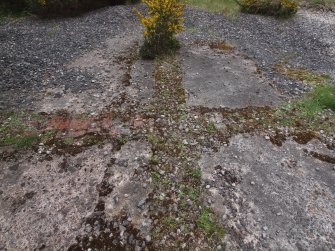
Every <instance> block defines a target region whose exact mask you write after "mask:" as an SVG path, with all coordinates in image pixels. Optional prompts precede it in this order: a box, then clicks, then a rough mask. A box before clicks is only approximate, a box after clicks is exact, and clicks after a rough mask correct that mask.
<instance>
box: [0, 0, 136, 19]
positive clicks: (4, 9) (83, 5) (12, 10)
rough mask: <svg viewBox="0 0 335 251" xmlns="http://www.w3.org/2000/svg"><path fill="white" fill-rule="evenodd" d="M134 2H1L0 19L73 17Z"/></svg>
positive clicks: (130, 0)
mask: <svg viewBox="0 0 335 251" xmlns="http://www.w3.org/2000/svg"><path fill="white" fill-rule="evenodd" d="M134 2H137V0H2V3H0V17H3V18H4V17H11V16H17V15H22V13H34V14H38V15H40V16H44V17H50V16H74V15H78V14H80V13H82V12H84V11H89V10H92V9H96V8H100V7H104V6H107V5H116V4H126V3H134ZM0 20H1V18H0Z"/></svg>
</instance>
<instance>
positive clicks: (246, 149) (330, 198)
mask: <svg viewBox="0 0 335 251" xmlns="http://www.w3.org/2000/svg"><path fill="white" fill-rule="evenodd" d="M304 149H307V150H308V151H317V152H318V153H322V154H325V155H328V156H331V157H333V158H334V156H335V152H334V151H330V150H328V149H326V148H325V146H323V145H322V144H320V143H318V142H317V141H313V142H310V143H308V144H307V145H299V144H297V143H295V142H294V141H291V140H288V141H286V142H285V143H284V144H283V146H282V147H278V146H276V145H272V144H271V142H270V141H267V140H265V139H264V138H263V137H261V136H251V135H237V136H235V137H234V138H232V139H231V142H230V145H229V146H228V147H222V148H221V149H220V150H219V151H218V152H217V153H209V154H204V155H203V156H202V158H201V160H200V166H201V168H202V170H203V172H204V179H205V182H206V183H209V184H211V187H212V188H211V190H210V191H209V195H210V197H211V198H212V201H214V203H213V204H212V207H213V208H214V210H216V211H217V212H219V214H221V215H222V217H223V218H222V219H223V222H224V224H225V225H226V229H227V230H228V232H229V234H228V236H227V240H226V241H227V250H241V249H242V250H250V249H251V250H254V249H256V250H259V249H270V250H331V249H334V248H335V241H334V240H335V229H334V226H335V172H334V169H333V168H334V164H330V163H327V162H323V161H320V160H318V159H315V158H313V157H311V156H309V155H308V154H306V150H304Z"/></svg>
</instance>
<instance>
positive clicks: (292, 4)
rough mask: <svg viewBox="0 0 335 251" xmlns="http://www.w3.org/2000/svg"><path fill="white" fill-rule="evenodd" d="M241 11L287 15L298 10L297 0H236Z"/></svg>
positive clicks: (279, 15)
mask: <svg viewBox="0 0 335 251" xmlns="http://www.w3.org/2000/svg"><path fill="white" fill-rule="evenodd" d="M236 2H237V3H238V4H239V5H240V7H241V11H242V12H245V13H251V14H262V15H269V16H278V17H287V16H291V15H294V14H295V13H296V12H297V10H298V1H297V0H236Z"/></svg>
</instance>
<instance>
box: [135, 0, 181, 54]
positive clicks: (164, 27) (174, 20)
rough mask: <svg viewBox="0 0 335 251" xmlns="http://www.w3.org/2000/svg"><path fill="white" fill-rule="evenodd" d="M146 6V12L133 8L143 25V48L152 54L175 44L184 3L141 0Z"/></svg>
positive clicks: (169, 0) (178, 0)
mask: <svg viewBox="0 0 335 251" xmlns="http://www.w3.org/2000/svg"><path fill="white" fill-rule="evenodd" d="M142 1H143V2H144V3H145V4H146V5H147V6H148V9H149V10H148V14H147V15H146V16H144V15H142V14H141V13H140V12H139V11H138V10H136V9H135V12H136V14H137V15H138V17H139V19H140V21H141V23H142V24H143V25H144V38H145V42H144V47H146V48H144V50H146V51H147V52H149V51H150V54H152V56H154V55H157V54H160V53H161V52H163V51H164V50H165V49H171V47H173V45H174V44H176V39H175V37H174V36H175V34H177V33H179V32H181V31H182V30H183V12H184V7H185V6H184V4H181V3H180V0H142Z"/></svg>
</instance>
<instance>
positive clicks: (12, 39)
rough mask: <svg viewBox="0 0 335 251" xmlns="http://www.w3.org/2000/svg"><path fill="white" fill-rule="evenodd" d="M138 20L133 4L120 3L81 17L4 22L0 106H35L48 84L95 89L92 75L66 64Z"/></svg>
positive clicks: (0, 36)
mask: <svg viewBox="0 0 335 251" xmlns="http://www.w3.org/2000/svg"><path fill="white" fill-rule="evenodd" d="M134 23H137V20H136V17H135V16H134V14H133V12H132V10H131V8H130V7H128V6H117V7H112V8H106V9H102V10H98V11H95V12H92V13H90V14H88V15H85V16H82V17H77V18H69V19H52V20H36V19H33V18H26V19H22V20H17V21H15V22H11V23H8V24H6V25H3V26H1V27H0V41H1V44H0V51H1V52H0V69H1V72H0V74H1V78H0V93H1V94H0V108H1V109H9V108H32V107H34V101H36V100H37V99H38V98H37V96H39V95H40V94H41V92H42V91H43V90H46V89H47V88H50V87H51V88H52V87H60V86H63V85H65V88H66V90H68V91H71V92H75V93H76V92H80V91H85V90H87V89H90V88H94V89H96V88H97V85H96V84H92V80H94V79H93V78H94V75H93V74H92V73H89V72H87V71H85V70H82V71H79V70H72V69H67V67H66V65H67V64H68V63H70V62H71V61H73V60H74V59H75V58H78V57H80V56H81V55H83V54H85V53H86V52H88V51H91V50H93V49H96V48H99V47H103V46H104V42H105V41H106V39H107V38H109V37H115V36H117V35H119V34H122V33H124V32H125V31H127V30H129V29H131V28H133V27H134ZM137 27H138V25H137ZM93 82H94V81H93Z"/></svg>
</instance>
